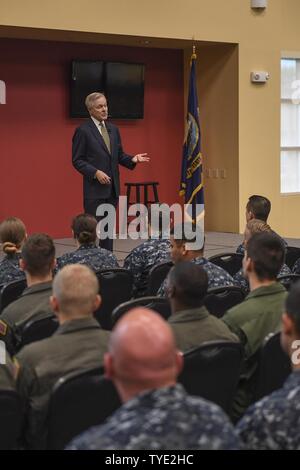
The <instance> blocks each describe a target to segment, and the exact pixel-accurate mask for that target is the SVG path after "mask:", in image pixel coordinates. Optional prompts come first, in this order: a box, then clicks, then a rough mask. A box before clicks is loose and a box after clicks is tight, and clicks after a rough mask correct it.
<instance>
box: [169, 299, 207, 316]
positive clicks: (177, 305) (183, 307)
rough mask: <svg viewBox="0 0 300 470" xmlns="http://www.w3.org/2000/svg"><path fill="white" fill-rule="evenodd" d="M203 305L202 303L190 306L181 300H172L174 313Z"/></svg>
mask: <svg viewBox="0 0 300 470" xmlns="http://www.w3.org/2000/svg"><path fill="white" fill-rule="evenodd" d="M201 307H202V305H198V306H197V307H189V306H187V305H184V304H182V303H181V302H177V301H176V300H173V301H171V310H172V314H174V313H177V312H183V311H184V310H195V309H198V308H201Z"/></svg>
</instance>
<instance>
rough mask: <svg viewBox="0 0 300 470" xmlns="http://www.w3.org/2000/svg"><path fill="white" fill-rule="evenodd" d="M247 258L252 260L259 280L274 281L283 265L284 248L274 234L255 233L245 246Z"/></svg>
mask: <svg viewBox="0 0 300 470" xmlns="http://www.w3.org/2000/svg"><path fill="white" fill-rule="evenodd" d="M247 258H250V259H251V260H252V262H253V265H254V271H255V273H256V275H257V277H258V279H259V280H261V281H262V280H265V279H272V280H275V279H276V278H277V276H278V274H279V271H280V269H281V267H282V265H283V263H284V258H285V247H284V246H283V242H282V240H281V239H280V238H279V236H278V235H276V234H275V233H269V232H261V233H255V234H254V235H253V236H252V237H251V238H250V240H249V242H248V244H247Z"/></svg>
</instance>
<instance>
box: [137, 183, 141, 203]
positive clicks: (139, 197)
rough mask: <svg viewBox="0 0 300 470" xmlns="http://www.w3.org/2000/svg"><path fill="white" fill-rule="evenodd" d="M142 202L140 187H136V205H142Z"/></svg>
mask: <svg viewBox="0 0 300 470" xmlns="http://www.w3.org/2000/svg"><path fill="white" fill-rule="evenodd" d="M140 202H141V194H140V187H139V186H136V203H137V204H140Z"/></svg>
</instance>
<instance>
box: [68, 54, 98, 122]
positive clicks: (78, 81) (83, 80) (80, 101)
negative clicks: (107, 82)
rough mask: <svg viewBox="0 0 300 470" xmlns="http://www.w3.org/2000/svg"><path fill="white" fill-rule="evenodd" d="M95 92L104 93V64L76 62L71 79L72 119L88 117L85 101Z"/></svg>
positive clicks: (73, 64)
mask: <svg viewBox="0 0 300 470" xmlns="http://www.w3.org/2000/svg"><path fill="white" fill-rule="evenodd" d="M94 91H100V92H101V91H104V62H102V61H94V62H91V61H85V60H74V61H73V62H72V79H71V117H74V118H82V117H88V116H89V113H88V112H87V109H86V107H85V104H84V101H85V98H86V96H87V95H89V94H90V93H93V92H94Z"/></svg>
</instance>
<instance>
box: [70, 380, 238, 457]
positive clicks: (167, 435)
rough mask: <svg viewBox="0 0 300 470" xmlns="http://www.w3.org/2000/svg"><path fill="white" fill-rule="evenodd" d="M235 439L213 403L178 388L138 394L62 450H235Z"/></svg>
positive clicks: (224, 417)
mask: <svg viewBox="0 0 300 470" xmlns="http://www.w3.org/2000/svg"><path fill="white" fill-rule="evenodd" d="M239 447H240V443H239V440H238V438H237V435H236V433H235V430H234V429H233V426H232V424H231V423H230V422H229V419H228V417H227V416H226V415H225V413H224V412H223V411H222V410H221V409H220V408H219V407H218V406H217V405H215V404H213V403H210V402H208V401H206V400H204V399H202V398H200V397H192V396H190V395H188V394H187V393H186V392H185V390H184V389H183V387H182V386H181V385H180V384H177V385H176V386H172V387H165V388H161V389H157V390H151V391H147V392H144V393H141V394H139V395H137V396H136V397H134V398H133V399H131V400H129V401H128V402H127V403H125V404H124V405H123V406H121V408H119V409H118V410H117V411H116V412H115V413H114V414H113V415H112V416H111V417H110V418H108V419H107V420H106V422H105V423H104V424H103V425H102V426H97V427H93V428H91V429H90V430H88V431H86V432H84V433H83V434H81V435H80V436H78V437H77V438H75V439H74V440H73V441H72V442H71V444H69V446H68V449H72V450H96V449H111V450H113V449H125V450H142V449H143V450H165V449H199V450H200V449H216V450H217V449H238V448H239Z"/></svg>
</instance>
